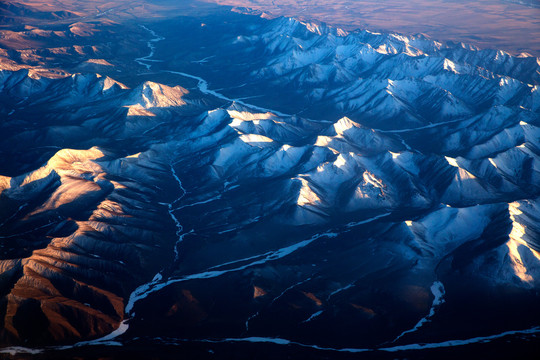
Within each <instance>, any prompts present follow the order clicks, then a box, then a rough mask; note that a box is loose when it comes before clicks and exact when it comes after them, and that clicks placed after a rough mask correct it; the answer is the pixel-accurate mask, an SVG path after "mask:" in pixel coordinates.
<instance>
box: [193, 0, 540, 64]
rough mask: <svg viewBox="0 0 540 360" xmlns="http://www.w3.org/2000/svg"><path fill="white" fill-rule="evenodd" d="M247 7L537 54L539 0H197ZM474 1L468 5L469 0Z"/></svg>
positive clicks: (346, 25)
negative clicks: (530, 3)
mask: <svg viewBox="0 0 540 360" xmlns="http://www.w3.org/2000/svg"><path fill="white" fill-rule="evenodd" d="M201 1H204V2H208V3H217V4H221V5H229V6H238V7H247V8H250V9H254V10H261V11H266V12H270V13H271V14H272V15H275V16H292V17H295V18H299V19H302V20H318V21H321V22H325V23H327V24H329V25H333V26H337V27H340V28H343V29H344V30H348V31H352V30H356V29H367V30H372V31H384V32H397V33H402V34H406V35H407V34H408V35H414V34H425V35H427V36H429V37H430V38H431V39H433V40H437V41H454V42H463V43H466V44H471V45H475V46H478V47H480V48H485V49H498V50H504V51H507V52H509V53H511V54H514V55H518V54H520V53H528V54H530V55H533V56H536V57H540V2H538V1H536V0H534V1H533V0H530V1H531V2H532V3H535V4H537V5H538V6H537V7H530V6H526V5H523V4H522V3H525V1H529V0H480V1H474V2H471V1H459V0H435V1H432V0H412V1H408V2H402V1H399V0H358V1H356V0H355V1H352V0H330V1H325V0H313V1H310V2H309V4H307V1H298V0H274V1H271V2H268V1H262V0H201ZM471 3H473V4H471Z"/></svg>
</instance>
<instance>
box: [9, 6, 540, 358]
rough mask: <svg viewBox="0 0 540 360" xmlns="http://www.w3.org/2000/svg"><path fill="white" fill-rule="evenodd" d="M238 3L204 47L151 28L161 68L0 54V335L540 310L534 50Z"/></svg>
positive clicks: (240, 330)
mask: <svg viewBox="0 0 540 360" xmlns="http://www.w3.org/2000/svg"><path fill="white" fill-rule="evenodd" d="M234 16H235V17H236V16H241V17H242V18H243V19H244V18H245V19H247V20H245V22H244V23H243V24H241V25H235V26H233V25H228V26H230V28H228V27H227V29H228V32H221V33H220V36H221V40H222V41H220V42H212V43H204V44H205V45H207V46H204V47H201V44H200V43H193V44H191V47H192V48H193V49H195V48H200V49H198V50H197V51H198V52H197V55H200V56H201V58H203V59H204V61H202V60H201V61H199V62H193V61H192V60H191V59H189V58H188V60H189V61H186V60H185V59H183V58H181V57H180V55H182V54H184V53H188V52H189V51H192V49H191V48H189V47H184V48H183V49H178V54H180V55H178V56H177V57H175V58H169V57H168V54H170V53H175V51H176V48H175V47H174V46H173V45H170V44H169V43H167V41H170V42H171V43H174V42H175V41H176V39H174V38H173V39H170V38H169V36H170V34H169V33H167V34H163V35H159V37H161V36H163V39H159V40H157V39H158V37H157V36H158V35H156V34H157V33H156V32H153V31H152V33H151V34H150V35H149V36H153V38H150V40H152V39H154V42H153V43H151V42H149V43H148V44H152V47H150V49H149V50H151V55H152V56H151V57H146V58H139V59H137V61H138V63H139V65H138V66H140V67H141V68H142V69H143V70H146V71H147V70H148V69H146V67H145V66H142V65H141V63H142V64H145V63H146V64H150V66H148V68H149V69H150V70H152V71H153V72H154V73H153V75H155V76H162V77H163V76H164V75H166V76H167V77H168V78H167V80H168V82H167V83H168V85H165V84H160V83H158V82H153V81H141V82H140V84H139V85H138V86H135V87H132V88H128V87H127V86H126V85H124V84H122V83H120V82H118V81H116V80H113V79H112V78H111V77H108V76H101V75H97V74H91V73H85V74H73V75H69V76H63V75H58V74H57V75H54V76H53V75H50V74H46V73H44V72H43V71H40V69H37V68H32V67H30V68H27V69H21V70H2V71H0V116H1V117H2V122H1V123H0V132H1V133H2V134H3V136H4V138H3V140H2V141H1V142H0V151H1V154H2V160H1V161H0V172H1V173H2V175H3V176H1V177H0V194H1V195H0V240H1V242H0V246H1V248H0V254H1V259H2V260H0V269H1V275H0V276H1V279H2V280H1V282H0V289H1V296H2V298H1V299H2V300H1V305H0V306H1V309H2V311H0V315H1V317H2V320H0V321H1V322H2V324H3V326H2V330H0V339H2V342H3V343H6V344H31V345H50V344H53V343H66V342H67V343H70V342H71V343H72V342H75V341H78V340H88V339H93V338H99V337H100V336H106V338H105V340H106V341H109V340H113V339H114V340H115V341H123V340H126V341H127V340H128V339H133V338H135V337H137V338H143V339H149V338H155V337H161V338H167V337H168V338H170V339H195V340H197V339H198V340H201V339H209V338H211V339H214V340H215V339H233V340H231V341H235V340H234V339H246V338H249V339H259V341H266V340H264V339H274V340H275V339H276V338H280V339H289V340H292V341H295V342H299V343H303V344H317V345H319V346H325V347H332V348H349V349H361V348H373V347H376V346H381V344H384V346H397V345H399V344H407V343H410V342H413V341H414V342H428V341H430V342H440V341H445V340H448V339H454V338H463V337H465V336H467V337H469V338H474V337H478V336H480V337H481V336H486V335H494V333H495V334H498V333H503V332H504V331H508V330H518V329H528V328H530V327H534V326H537V325H538V319H539V317H538V310H537V308H536V307H535V306H533V305H531V304H535V301H536V302H537V300H538V298H537V294H536V292H537V290H538V289H539V286H540V283H539V281H540V253H539V252H540V228H539V225H538V224H540V221H539V220H540V219H539V217H540V212H539V206H540V163H539V161H540V158H539V156H540V97H539V95H538V83H539V82H540V78H539V76H540V72H539V69H540V63H539V61H538V59H536V58H532V57H527V56H522V57H516V56H511V55H510V54H507V53H504V52H501V51H495V50H493V51H492V50H480V49H476V48H474V47H470V46H466V45H463V44H441V43H438V42H436V41H432V40H430V39H427V38H425V37H422V36H416V37H415V36H411V37H406V36H403V35H397V34H379V33H373V32H369V31H357V32H352V33H347V32H345V31H342V30H340V29H335V28H331V27H328V26H325V25H314V24H306V23H301V22H299V21H297V20H295V19H289V18H278V19H274V20H266V19H259V18H255V17H246V16H245V15H238V14H236V15H234ZM186 23H187V24H186ZM196 25H197V27H194V28H193V33H191V34H192V36H193V37H194V38H198V36H199V35H200V33H199V32H203V31H207V28H210V30H212V27H213V26H218V25H215V24H213V23H211V22H209V23H208V24H205V25H206V26H204V27H203V26H200V24H199V23H197V24H196ZM167 26H168V27H170V24H168V25H167ZM189 26H193V25H192V24H191V25H190V23H189V22H188V21H186V22H185V23H179V24H178V27H179V28H180V29H182V30H183V29H184V28H185V27H189ZM219 26H224V25H222V24H220V25H219ZM156 31H159V28H158V30H156ZM170 32H171V34H172V33H177V36H179V37H183V36H184V35H185V32H183V31H178V29H174V28H173V29H172V30H170ZM152 34H153V35H152ZM200 36H202V35H200ZM202 38H203V39H204V37H202ZM161 41H163V44H164V45H163V48H160V47H159V44H160V42H161ZM182 41H185V40H182ZM216 49H222V51H221V52H216V51H217V50H216ZM193 51H194V50H193ZM154 52H155V55H154ZM212 53H217V54H220V55H221V56H215V57H211V56H212V55H211V54H212ZM240 59H250V61H248V62H243V63H242V62H241V61H240ZM158 61H159V62H158ZM131 66H133V65H131ZM205 71H206V72H205ZM206 75H208V77H206ZM144 76H148V74H144ZM174 76H176V78H173V77H174ZM203 78H204V79H203ZM173 79H179V81H178V82H177V83H176V84H171V82H174V80H173ZM190 82H191V83H190ZM180 83H185V84H188V85H189V84H190V85H191V86H188V85H184V86H180V85H179V84H180ZM214 84H218V85H220V86H223V89H219V90H218V89H217V85H216V86H214ZM250 96H253V97H252V98H250ZM276 104H277V105H278V106H277V108H276V109H274V110H272V109H273V108H275V107H276V106H275V105H276ZM460 284H462V285H460ZM471 288H473V289H474V290H471ZM500 289H503V290H504V291H503V295H501V296H500V297H499V298H497V299H495V300H493V294H496V293H497V291H499V290H500ZM469 292H471V293H473V295H474V297H475V299H476V300H474V301H472V302H470V303H468V302H467V301H466V298H467V294H468V293H469ZM509 293H511V294H512V296H511V295H508V294H509ZM488 300H490V301H493V303H492V305H490V306H485V307H484V308H482V307H481V306H480V305H481V304H482V303H483V302H486V301H488ZM444 301H446V302H445V303H444V304H443V302H444ZM520 303H521V304H522V306H521V307H520V306H517V304H520ZM502 306H505V307H506V308H513V310H512V311H509V312H508V315H504V314H503V315H501V314H500V313H499V312H497V319H495V320H493V321H492V323H490V324H489V326H487V325H485V324H482V322H481V321H477V322H476V323H475V324H471V325H469V328H468V329H467V331H466V332H464V331H463V329H462V328H461V327H460V326H458V324H459V323H460V322H462V321H466V320H467V319H469V318H470V316H472V314H476V315H474V316H478V319H483V318H489V317H493V316H494V314H495V311H500V307H502ZM456 309H457V310H456ZM456 312H458V314H456ZM524 313H529V314H532V315H531V316H529V317H527V316H522V315H523V314H524ZM449 314H454V315H453V316H451V315H449ZM30 319H33V320H32V326H29V323H30ZM128 319H129V322H127V321H124V320H128ZM123 321H124V322H123ZM509 323H511V324H512V327H510V328H507V327H506V326H508V324H509ZM415 324H416V325H415ZM353 328H354V329H355V331H354V332H351V329H353ZM115 329H119V330H117V331H116V333H113V335H109V336H108V337H107V335H108V334H110V333H111V332H113V330H115ZM492 330H493V332H490V331H492ZM499 330H500V331H499ZM170 341H171V342H174V341H175V340H170ZM220 341H221V340H220ZM224 341H225V340H224ZM254 341H255V340H254ZM275 341H277V340H275ZM283 341H284V340H283ZM97 344H105V342H101V343H100V342H97Z"/></svg>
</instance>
